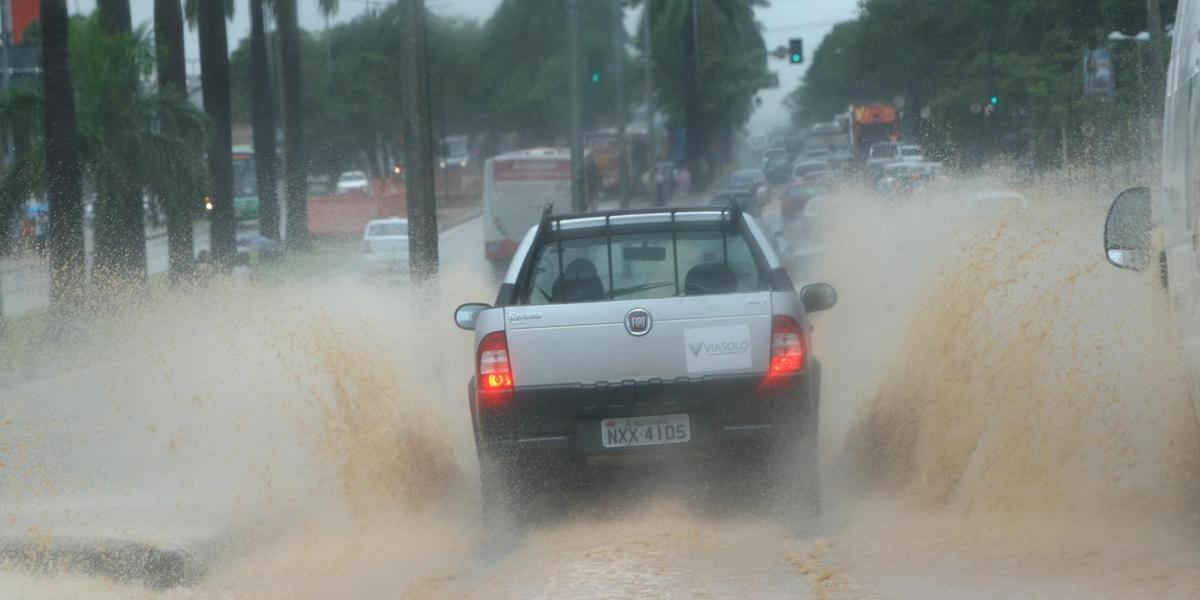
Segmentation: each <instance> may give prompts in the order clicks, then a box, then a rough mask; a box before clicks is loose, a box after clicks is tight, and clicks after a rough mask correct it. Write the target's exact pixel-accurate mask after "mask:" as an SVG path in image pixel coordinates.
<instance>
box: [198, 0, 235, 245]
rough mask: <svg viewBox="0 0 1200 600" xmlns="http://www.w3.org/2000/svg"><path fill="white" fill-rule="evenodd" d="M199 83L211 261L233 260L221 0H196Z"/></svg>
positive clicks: (229, 136) (226, 68)
mask: <svg viewBox="0 0 1200 600" xmlns="http://www.w3.org/2000/svg"><path fill="white" fill-rule="evenodd" d="M198 9H199V10H198V12H199V14H198V15H197V16H198V19H197V21H198V22H199V30H200V35H199V37H200V86H201V88H202V91H203V96H204V112H206V113H208V116H209V118H210V119H212V121H213V129H214V131H213V136H212V141H211V142H210V143H209V145H208V173H209V177H210V178H211V179H212V205H213V209H212V215H211V219H212V221H211V226H210V230H209V231H210V234H209V239H210V245H211V248H212V258H213V261H214V262H216V263H217V264H219V265H222V266H229V265H230V264H232V261H233V256H234V254H235V253H236V250H237V241H236V239H235V235H236V228H237V223H236V221H235V220H234V219H235V217H234V214H233V154H232V153H233V132H232V125H231V116H230V110H231V109H230V106H229V102H230V100H229V47H228V43H227V41H226V38H225V2H224V0H199V6H198Z"/></svg>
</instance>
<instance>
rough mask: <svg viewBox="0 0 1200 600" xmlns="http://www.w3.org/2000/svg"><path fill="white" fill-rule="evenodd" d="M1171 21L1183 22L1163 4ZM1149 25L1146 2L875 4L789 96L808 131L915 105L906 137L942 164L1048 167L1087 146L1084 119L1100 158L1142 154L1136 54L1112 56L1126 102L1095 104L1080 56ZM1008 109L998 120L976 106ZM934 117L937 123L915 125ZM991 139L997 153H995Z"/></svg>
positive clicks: (1119, 98)
mask: <svg viewBox="0 0 1200 600" xmlns="http://www.w3.org/2000/svg"><path fill="white" fill-rule="evenodd" d="M1163 7H1164V16H1165V17H1166V18H1167V19H1168V20H1170V19H1171V18H1173V15H1174V6H1173V3H1164V5H1163ZM1145 26H1146V3H1145V0H1100V1H1099V2H1097V1H1095V0H1016V1H1012V2H1006V1H1000V0H865V1H864V2H863V3H862V6H861V11H860V15H859V17H858V18H857V19H855V20H853V21H850V22H847V23H843V24H840V25H838V26H836V27H835V28H834V29H833V31H832V32H831V33H830V34H829V35H828V36H826V38H825V39H824V40H823V41H822V43H821V45H820V46H819V47H818V48H817V51H816V53H815V54H814V57H813V61H812V64H811V66H810V67H809V69H808V72H807V73H806V75H805V79H804V82H803V84H802V85H801V86H800V87H799V88H797V89H796V90H795V91H794V92H793V93H792V94H791V96H790V97H789V102H790V104H791V106H792V110H793V119H794V121H795V122H796V123H797V124H798V125H804V124H807V123H812V122H815V121H821V120H826V119H829V118H830V117H832V116H833V115H835V114H840V113H843V112H845V110H846V107H847V106H848V105H849V104H851V103H854V102H863V101H874V100H884V99H890V98H892V97H894V96H897V95H901V96H904V97H905V99H906V101H907V106H909V107H910V108H915V109H916V110H912V111H911V112H910V114H907V115H905V122H906V124H907V127H906V132H905V134H906V135H908V136H910V137H911V136H916V138H917V139H919V140H921V141H924V142H927V143H929V144H932V145H933V147H932V148H931V150H932V151H933V153H934V154H935V155H937V154H940V155H941V156H942V157H945V158H960V159H962V160H963V161H965V162H971V161H973V160H977V159H978V157H979V156H982V155H983V154H984V153H986V152H994V151H999V150H1006V151H1009V152H1014V153H1015V152H1027V153H1029V154H1030V155H1032V156H1033V157H1034V158H1036V159H1037V160H1038V161H1039V162H1040V163H1042V164H1052V163H1053V161H1054V160H1056V159H1057V157H1058V156H1060V155H1061V154H1060V152H1059V151H1058V150H1059V145H1060V140H1061V139H1062V133H1064V132H1066V133H1068V138H1069V143H1071V144H1072V145H1076V143H1077V141H1078V140H1076V139H1075V138H1076V137H1077V132H1078V131H1079V130H1080V125H1081V124H1082V123H1083V121H1084V120H1087V121H1088V122H1091V123H1093V124H1095V125H1098V129H1099V130H1100V131H1099V133H1100V134H1101V135H1098V136H1097V139H1102V140H1114V142H1113V143H1111V144H1109V147H1108V148H1105V149H1098V152H1100V153H1101V154H1104V155H1106V156H1110V157H1117V156H1120V155H1122V154H1125V155H1128V154H1129V153H1131V152H1133V151H1135V150H1136V148H1137V147H1138V145H1137V144H1130V143H1128V140H1129V139H1130V135H1137V134H1136V130H1137V126H1136V123H1134V122H1133V119H1131V117H1132V116H1134V115H1136V114H1137V112H1138V111H1137V106H1138V103H1139V96H1138V94H1139V91H1138V88H1139V87H1140V86H1139V85H1138V77H1139V74H1138V69H1137V66H1136V65H1137V63H1138V60H1137V54H1138V53H1140V52H1144V51H1145V50H1144V49H1143V48H1138V47H1135V46H1133V45H1132V44H1130V45H1126V46H1117V47H1113V48H1112V50H1113V52H1114V57H1115V59H1116V66H1117V95H1116V97H1115V98H1113V99H1096V98H1084V97H1083V95H1082V87H1081V76H1080V72H1081V67H1080V61H1081V54H1080V49H1081V48H1085V47H1093V48H1094V47H1101V46H1104V45H1106V44H1107V43H1108V42H1107V41H1106V36H1107V34H1108V33H1109V32H1110V31H1113V30H1118V31H1124V32H1127V33H1134V32H1137V31H1140V30H1142V29H1144V28H1145ZM992 94H995V95H997V97H998V100H999V105H998V108H997V111H996V113H995V114H994V115H993V116H991V117H986V116H984V115H982V114H974V113H972V112H971V110H970V108H971V106H972V105H975V104H979V105H983V104H986V103H988V102H989V100H990V96H991V95H992ZM923 107H929V108H930V110H931V113H932V119H931V120H930V121H928V122H925V121H923V120H922V119H918V118H916V116H915V113H916V111H917V110H920V108H923ZM989 140H990V143H989Z"/></svg>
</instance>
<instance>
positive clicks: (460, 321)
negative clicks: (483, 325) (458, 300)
mask: <svg viewBox="0 0 1200 600" xmlns="http://www.w3.org/2000/svg"><path fill="white" fill-rule="evenodd" d="M489 308H491V307H490V306H488V305H486V304H480V303H478V302H468V303H467V304H463V305H462V306H459V307H458V308H456V309H454V324H455V325H458V326H459V327H462V328H463V329H467V330H472V329H475V320H476V319H478V318H479V313H480V312H481V311H484V310H486V309H489Z"/></svg>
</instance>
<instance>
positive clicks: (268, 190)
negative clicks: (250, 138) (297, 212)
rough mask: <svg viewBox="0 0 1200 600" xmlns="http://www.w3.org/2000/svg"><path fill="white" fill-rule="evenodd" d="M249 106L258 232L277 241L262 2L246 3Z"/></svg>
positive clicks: (272, 133)
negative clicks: (248, 36) (252, 121)
mask: <svg viewBox="0 0 1200 600" xmlns="http://www.w3.org/2000/svg"><path fill="white" fill-rule="evenodd" d="M250 54H251V58H250V62H251V69H250V104H251V113H252V115H253V120H254V171H255V173H254V174H255V177H256V178H257V180H258V206H259V208H258V231H259V233H261V234H262V235H264V236H266V237H269V238H271V239H275V240H278V239H279V193H278V191H277V190H276V187H275V184H276V179H275V162H276V161H275V105H274V101H273V99H272V98H271V69H270V65H269V62H268V60H267V35H266V30H265V27H264V26H263V0H250Z"/></svg>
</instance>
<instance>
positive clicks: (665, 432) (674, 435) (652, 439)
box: [600, 415, 692, 448]
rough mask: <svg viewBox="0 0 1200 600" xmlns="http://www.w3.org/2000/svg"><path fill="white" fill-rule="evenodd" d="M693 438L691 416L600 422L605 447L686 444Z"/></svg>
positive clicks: (601, 438) (635, 418)
mask: <svg viewBox="0 0 1200 600" xmlns="http://www.w3.org/2000/svg"><path fill="white" fill-rule="evenodd" d="M691 439H692V428H691V424H690V422H689V421H688V416H687V415H659V416H654V417H629V418H624V419H604V420H603V421H601V422H600V441H601V442H602V443H603V444H604V447H605V448H630V447H633V446H658V445H660V444H682V443H686V442H687V441H689V440H691Z"/></svg>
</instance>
